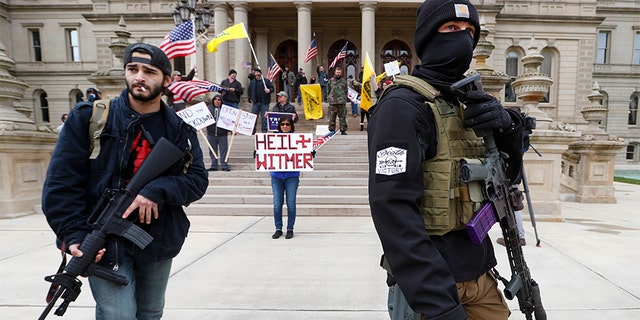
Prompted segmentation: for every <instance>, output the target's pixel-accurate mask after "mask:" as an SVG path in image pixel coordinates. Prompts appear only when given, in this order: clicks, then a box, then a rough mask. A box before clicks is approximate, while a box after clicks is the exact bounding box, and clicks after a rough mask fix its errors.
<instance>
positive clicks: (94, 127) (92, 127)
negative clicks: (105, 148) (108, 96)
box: [89, 100, 111, 159]
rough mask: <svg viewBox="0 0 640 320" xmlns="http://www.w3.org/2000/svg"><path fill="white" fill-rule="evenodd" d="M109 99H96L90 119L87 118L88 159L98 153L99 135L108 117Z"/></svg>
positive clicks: (96, 155) (95, 156)
mask: <svg viewBox="0 0 640 320" xmlns="http://www.w3.org/2000/svg"><path fill="white" fill-rule="evenodd" d="M110 102H111V100H96V101H94V102H93V111H92V112H91V120H89V150H90V151H91V156H89V159H95V158H97V157H98V154H100V135H101V134H102V131H103V130H104V126H105V125H106V124H107V118H109V103H110Z"/></svg>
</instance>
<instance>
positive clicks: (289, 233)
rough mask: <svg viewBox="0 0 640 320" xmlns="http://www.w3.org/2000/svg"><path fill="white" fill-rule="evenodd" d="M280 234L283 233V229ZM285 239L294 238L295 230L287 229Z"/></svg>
mask: <svg viewBox="0 0 640 320" xmlns="http://www.w3.org/2000/svg"><path fill="white" fill-rule="evenodd" d="M280 234H282V231H280ZM284 238H285V239H291V238H293V230H287V235H286V236H284Z"/></svg>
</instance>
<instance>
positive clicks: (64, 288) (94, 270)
mask: <svg viewBox="0 0 640 320" xmlns="http://www.w3.org/2000/svg"><path fill="white" fill-rule="evenodd" d="M182 157H184V152H183V151H182V150H180V149H179V148H178V147H176V146H175V145H173V144H172V143H171V142H169V140H167V139H165V138H160V140H159V141H158V142H157V143H156V144H155V146H154V147H153V149H152V150H151V153H149V155H148V156H147V158H146V159H145V161H144V162H143V163H142V165H141V166H140V169H138V172H136V174H135V175H134V176H133V178H132V179H131V181H130V182H129V183H128V184H127V187H126V188H125V189H124V190H122V191H117V192H114V191H113V190H107V191H106V194H107V196H106V198H105V197H104V196H103V200H104V201H107V203H106V206H105V207H104V209H103V210H102V211H101V213H100V215H99V216H98V217H97V219H91V218H90V219H89V221H90V222H91V223H92V228H93V230H92V231H91V233H89V234H88V235H87V236H86V237H85V238H84V240H83V241H82V243H81V244H80V251H82V253H83V255H82V257H73V258H71V260H70V261H69V264H67V266H66V267H65V268H64V272H62V273H58V274H55V275H51V276H46V277H45V278H44V279H45V280H46V281H48V282H51V283H52V284H53V285H54V286H57V287H58V288H57V290H56V292H55V294H54V295H53V298H52V299H51V301H49V303H48V304H47V307H46V308H45V310H44V311H43V312H42V314H41V315H40V318H38V319H40V320H42V319H45V318H46V317H47V315H48V314H49V312H50V311H51V308H53V307H54V305H55V303H56V300H58V298H60V297H62V299H63V302H62V303H61V304H60V306H59V307H58V309H56V311H55V312H54V314H55V315H57V316H62V315H64V313H65V311H66V310H67V307H68V306H69V304H70V303H71V302H73V301H75V300H76V298H77V297H78V295H80V286H82V282H81V281H80V280H78V279H77V278H78V276H84V277H88V276H96V277H99V278H102V279H105V280H107V281H111V282H113V283H116V284H119V285H123V286H124V285H127V284H128V283H129V280H128V279H127V278H126V277H123V276H120V275H118V274H115V273H112V272H111V271H110V270H109V269H107V268H104V267H100V266H98V265H96V264H95V263H94V260H95V258H96V255H97V254H98V251H100V250H101V249H102V248H104V245H105V242H106V240H107V236H108V235H117V236H121V237H124V238H126V239H128V240H130V241H131V242H133V243H134V244H135V245H136V246H138V247H139V248H141V249H144V248H145V247H146V246H147V245H148V244H149V243H150V242H151V241H152V240H153V237H151V236H150V235H149V234H148V233H147V232H145V231H144V230H142V229H141V228H140V227H138V226H137V225H135V224H134V223H133V222H132V221H129V220H126V219H122V214H123V213H124V212H125V210H126V209H127V208H128V207H129V205H131V203H132V202H133V200H134V199H135V197H136V196H137V195H138V193H139V192H140V190H142V188H143V187H144V186H145V185H146V184H147V183H149V182H150V181H151V180H153V179H155V178H156V177H158V176H159V175H160V174H161V173H162V172H164V171H165V170H167V169H168V168H169V167H171V166H172V165H173V164H174V163H176V162H177V161H178V160H180V159H181V158H182ZM94 220H95V221H94Z"/></svg>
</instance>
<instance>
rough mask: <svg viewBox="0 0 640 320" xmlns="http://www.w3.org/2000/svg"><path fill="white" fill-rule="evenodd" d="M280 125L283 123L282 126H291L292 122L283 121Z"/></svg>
mask: <svg viewBox="0 0 640 320" xmlns="http://www.w3.org/2000/svg"><path fill="white" fill-rule="evenodd" d="M280 125H281V126H286V127H289V126H291V123H288V122H283V123H281V124H280Z"/></svg>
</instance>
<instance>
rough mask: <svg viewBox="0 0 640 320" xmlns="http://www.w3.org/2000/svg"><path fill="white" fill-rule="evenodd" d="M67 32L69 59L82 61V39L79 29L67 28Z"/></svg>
mask: <svg viewBox="0 0 640 320" xmlns="http://www.w3.org/2000/svg"><path fill="white" fill-rule="evenodd" d="M65 31H66V34H67V50H68V51H67V59H68V61H74V62H78V61H80V39H79V36H78V30H77V29H65Z"/></svg>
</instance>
